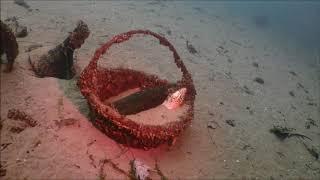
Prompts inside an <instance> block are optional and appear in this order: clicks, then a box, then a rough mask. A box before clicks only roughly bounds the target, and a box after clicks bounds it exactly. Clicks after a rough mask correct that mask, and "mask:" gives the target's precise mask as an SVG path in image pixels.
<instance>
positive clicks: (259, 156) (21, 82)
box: [1, 1, 320, 179]
mask: <svg viewBox="0 0 320 180" xmlns="http://www.w3.org/2000/svg"><path fill="white" fill-rule="evenodd" d="M26 2H27V3H28V4H29V5H30V9H31V10H28V9H26V8H24V7H21V6H18V5H17V4H14V3H13V2H12V1H1V20H4V19H6V18H9V17H13V16H15V17H17V18H18V21H19V23H21V24H23V25H25V26H27V28H28V31H29V33H28V35H27V37H25V38H18V39H17V41H18V43H19V51H20V53H19V56H18V57H17V59H16V61H15V64H14V70H13V72H11V73H3V72H2V70H1V124H2V129H1V179H99V178H105V179H128V174H127V173H128V172H129V170H130V165H129V162H130V160H133V159H139V160H140V161H141V162H143V163H145V164H146V165H148V166H150V167H151V168H153V169H154V167H155V164H156V162H157V164H158V167H159V169H160V170H161V172H162V173H163V175H164V176H165V177H167V178H168V179H212V178H216V179H236V178H248V179H249V178H253V179H299V178H301V179H319V178H320V162H319V159H316V154H315V153H318V154H319V153H320V118H319V111H320V108H319V107H320V102H319V92H320V91H319V82H320V75H319V74H320V68H319V61H320V60H319V58H320V57H319V55H320V51H319V49H317V50H314V51H311V50H310V51H305V49H303V48H301V47H300V46H299V45H297V44H295V43H294V42H292V43H290V42H287V43H281V42H283V41H281V38H283V37H281V36H271V35H270V32H269V31H272V30H270V29H267V28H266V30H261V29H259V28H258V27H256V26H255V24H253V23H252V22H251V21H246V20H243V19H241V18H238V17H236V16H232V15H231V14H230V13H228V11H227V10H226V8H225V5H223V4H219V3H218V2H212V3H210V2H208V1H204V2H201V3H194V4H192V3H191V2H184V1H106V2H102V1H26ZM80 19H81V20H83V21H84V22H86V23H87V24H88V26H89V28H90V30H91V34H90V36H89V38H88V39H87V40H86V42H85V44H84V45H83V46H82V47H81V49H79V50H77V51H76V53H75V56H76V61H75V63H76V64H77V65H78V66H79V67H80V68H82V69H83V68H84V67H85V66H86V65H87V64H88V62H89V61H90V58H91V57H92V56H93V53H94V51H95V50H96V49H97V48H99V47H100V45H101V44H102V43H104V42H106V41H107V40H108V39H110V38H111V37H112V36H114V35H116V34H119V33H122V32H126V31H129V30H132V29H149V30H152V31H154V32H157V33H160V34H162V35H164V36H165V37H167V38H168V39H169V41H170V42H171V43H172V44H173V45H174V46H175V47H176V49H177V51H178V53H179V54H180V56H181V58H182V60H183V61H184V63H185V65H186V66H187V68H188V70H189V71H190V72H191V74H192V76H193V80H194V83H195V87H196V90H197V96H196V101H195V116H194V120H193V122H192V125H191V126H190V127H189V128H188V129H187V130H186V131H184V132H183V133H182V134H181V136H180V137H179V138H178V140H177V142H176V143H175V144H174V146H172V147H168V146H167V145H162V146H160V147H159V148H155V149H151V150H148V151H144V150H139V149H133V148H129V147H126V146H123V145H120V144H117V143H116V142H115V141H113V140H112V139H110V138H108V137H107V136H105V135H104V134H103V133H101V132H100V131H99V130H97V129H96V128H95V127H94V126H93V125H92V124H91V123H90V121H89V120H88V112H89V111H88V107H87V103H86V100H85V99H84V98H83V96H82V95H81V93H80V92H79V89H78V87H77V86H76V80H77V77H75V78H74V79H72V80H70V81H67V80H59V79H55V78H37V77H35V76H34V74H33V72H32V71H31V70H30V67H29V64H28V61H27V59H28V54H29V53H31V52H32V51H31V52H26V50H27V49H28V47H30V46H31V45H34V44H40V45H42V46H54V45H57V44H58V43H61V42H62V41H63V40H64V38H65V37H66V36H67V34H68V32H70V31H72V30H73V28H74V27H75V25H76V22H77V20H80ZM258 20H259V19H258ZM260 22H262V23H263V20H261V21H260ZM270 24H272V22H270ZM265 25H268V24H266V23H265ZM186 41H188V42H189V43H190V44H192V46H193V47H194V49H195V50H196V51H195V52H194V51H190V49H188V48H187V45H186ZM34 51H36V50H34ZM39 53H40V52H39ZM301 59H305V61H301ZM317 63H318V64H317ZM100 65H101V66H108V67H113V66H114V67H117V66H122V67H128V68H134V69H138V70H142V71H146V72H150V73H154V74H157V75H159V76H161V77H164V78H167V79H170V80H177V79H179V78H180V77H181V73H180V72H179V71H178V70H177V68H176V67H175V64H174V63H173V58H172V55H171V54H170V53H169V52H168V50H167V49H165V48H163V47H161V46H160V45H159V44H158V42H157V41H155V40H153V39H151V38H144V37H143V36H139V37H135V38H133V39H132V40H130V41H129V42H127V43H123V44H120V45H117V46H115V47H113V48H112V49H111V51H110V52H109V53H107V54H106V55H104V57H103V58H102V59H101V61H100ZM3 68H4V67H2V69H3ZM11 109H17V110H19V111H21V112H25V113H26V114H28V115H30V116H31V118H32V119H33V120H34V121H35V122H36V125H35V126H34V127H33V126H30V125H28V124H26V122H20V121H15V120H13V119H12V118H8V116H7V115H8V111H9V110H11ZM64 120H65V121H64ZM68 120H69V121H68ZM274 126H283V127H288V128H294V129H295V130H294V131H293V133H299V134H303V135H305V136H307V137H309V138H310V139H311V140H312V141H311V140H308V139H302V138H299V137H295V136H292V137H290V138H286V139H284V140H280V139H279V138H277V136H275V134H273V133H271V132H270V129H272V128H273V127H274ZM308 149H309V150H308ZM312 150H313V151H312ZM105 159H107V160H108V161H103V160H105ZM117 168H120V169H122V170H124V172H122V171H120V170H119V169H117ZM154 178H155V179H161V176H159V175H154Z"/></svg>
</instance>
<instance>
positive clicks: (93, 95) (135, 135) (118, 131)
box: [78, 30, 196, 149]
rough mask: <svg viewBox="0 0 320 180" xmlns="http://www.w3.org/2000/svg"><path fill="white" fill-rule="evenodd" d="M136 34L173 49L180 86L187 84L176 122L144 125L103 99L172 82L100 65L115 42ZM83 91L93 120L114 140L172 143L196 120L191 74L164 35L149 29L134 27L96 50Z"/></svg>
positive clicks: (85, 74) (81, 85) (147, 145)
mask: <svg viewBox="0 0 320 180" xmlns="http://www.w3.org/2000/svg"><path fill="white" fill-rule="evenodd" d="M135 34H145V35H151V36H153V37H155V38H157V39H158V40H159V41H160V44H161V45H164V46H167V47H168V48H169V50H170V51H172V52H173V57H174V62H175V64H176V65H177V67H178V68H179V69H180V70H181V72H182V78H181V80H179V81H178V82H176V84H177V86H178V87H185V88H186V89H187V93H186V95H185V100H184V104H185V105H187V111H186V113H185V114H184V115H183V116H181V117H180V118H179V119H177V120H176V121H173V122H168V123H165V124H161V125H157V124H156V125H150V124H142V123H138V122H136V121H133V120H131V119H129V118H128V117H127V116H126V115H122V114H120V113H119V112H118V111H117V109H116V108H114V106H111V105H109V104H105V103H104V100H105V99H107V98H110V97H112V96H115V95H117V94H119V93H121V92H124V91H126V90H128V89H131V88H135V87H140V88H153V87H157V86H162V85H166V84H168V83H169V82H168V81H167V80H164V79H160V78H158V77H157V76H156V75H151V74H147V73H144V72H141V71H136V70H132V69H125V68H113V69H111V68H103V67H98V65H97V61H98V60H99V58H100V57H101V56H102V55H103V54H105V53H106V51H107V50H108V49H109V48H110V47H111V46H112V45H113V44H115V43H122V42H124V41H127V40H129V39H130V38H131V37H132V36H133V35H135ZM78 86H79V88H80V91H81V93H82V94H83V96H84V97H85V98H86V99H87V101H88V105H89V107H90V118H91V121H92V123H93V124H94V125H95V126H96V127H97V128H98V129H100V130H101V131H102V132H104V133H105V134H106V135H108V136H109V137H111V138H112V139H114V140H115V141H117V142H119V143H122V144H126V145H128V146H132V147H136V148H144V149H148V148H151V147H156V146H158V145H160V144H163V143H169V144H170V143H172V142H174V140H175V138H176V137H177V136H178V135H179V134H180V133H181V131H182V130H184V129H185V128H186V127H187V126H188V125H189V124H190V122H191V120H192V119H193V116H194V115H193V112H194V100H195V95H196V90H195V87H194V85H193V81H192V78H191V75H190V73H189V72H188V70H187V69H186V67H185V65H184V64H183V62H182V60H181V59H180V57H179V55H178V53H177V52H176V50H175V48H174V47H173V46H172V44H171V43H170V42H169V41H168V40H167V39H166V38H164V37H162V36H160V35H159V34H156V33H154V32H151V31H149V30H133V31H129V32H126V33H122V34H119V35H116V36H115V37H113V38H112V39H111V40H110V41H108V42H107V43H105V44H104V45H102V46H101V47H100V48H99V49H97V50H96V52H95V54H94V57H93V58H92V60H91V62H90V63H89V65H88V66H87V67H86V68H85V69H84V71H83V72H82V73H81V76H80V79H79V81H78Z"/></svg>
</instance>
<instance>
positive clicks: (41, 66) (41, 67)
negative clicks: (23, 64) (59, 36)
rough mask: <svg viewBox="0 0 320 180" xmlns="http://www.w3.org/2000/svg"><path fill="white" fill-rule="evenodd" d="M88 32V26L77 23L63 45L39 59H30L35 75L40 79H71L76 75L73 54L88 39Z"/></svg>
mask: <svg viewBox="0 0 320 180" xmlns="http://www.w3.org/2000/svg"><path fill="white" fill-rule="evenodd" d="M89 34H90V30H89V28H88V25H87V24H86V23H84V22H83V21H79V22H78V24H77V27H76V28H75V29H74V31H73V32H71V33H70V34H69V36H68V37H67V38H66V39H65V40H64V41H63V43H61V44H59V45H58V46H56V47H55V48H54V49H51V50H49V52H48V53H46V54H44V55H42V56H41V57H40V58H39V59H31V58H30V56H29V63H30V65H31V67H32V70H33V71H34V72H35V74H36V75H37V76H38V77H40V78H43V77H55V78H59V79H68V80H69V79H72V78H73V77H74V75H75V74H76V72H75V68H74V66H73V53H74V51H75V49H79V48H80V47H81V45H82V44H83V43H84V41H85V40H86V39H87V38H88V36H89Z"/></svg>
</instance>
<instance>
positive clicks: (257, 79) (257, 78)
mask: <svg viewBox="0 0 320 180" xmlns="http://www.w3.org/2000/svg"><path fill="white" fill-rule="evenodd" d="M254 81H255V82H257V83H259V84H264V80H263V79H262V78H260V77H256V78H254Z"/></svg>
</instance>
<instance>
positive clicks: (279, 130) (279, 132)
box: [270, 126, 311, 140]
mask: <svg viewBox="0 0 320 180" xmlns="http://www.w3.org/2000/svg"><path fill="white" fill-rule="evenodd" d="M294 130H295V129H293V128H287V127H282V126H273V128H271V129H270V132H271V133H273V134H274V135H276V136H277V137H278V138H279V139H280V140H285V139H286V138H290V137H293V136H296V137H300V138H303V139H305V138H307V139H309V140H311V139H310V138H309V137H308V136H305V135H303V134H299V133H293V131H294Z"/></svg>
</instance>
